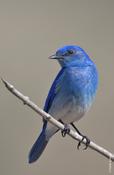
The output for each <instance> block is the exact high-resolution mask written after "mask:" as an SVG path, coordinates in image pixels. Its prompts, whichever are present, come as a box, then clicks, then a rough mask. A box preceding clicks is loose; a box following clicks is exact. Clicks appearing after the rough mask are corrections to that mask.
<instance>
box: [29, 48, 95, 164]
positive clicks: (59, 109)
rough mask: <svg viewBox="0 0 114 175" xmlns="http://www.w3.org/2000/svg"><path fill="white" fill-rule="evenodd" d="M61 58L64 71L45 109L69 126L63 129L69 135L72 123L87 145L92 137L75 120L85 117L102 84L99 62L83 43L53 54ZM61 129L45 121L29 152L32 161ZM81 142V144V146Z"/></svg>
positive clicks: (54, 57)
mask: <svg viewBox="0 0 114 175" xmlns="http://www.w3.org/2000/svg"><path fill="white" fill-rule="evenodd" d="M49 58H50V59H57V60H58V62H59V63H60V65H61V67H62V68H61V70H60V72H59V73H58V75H57V77H56V78H55V80H54V82H53V84H52V86H51V89H50V91H49V94H48V96H47V99H46V102H45V105H44V111H46V112H47V113H49V114H51V115H52V116H53V117H54V118H55V119H56V120H58V121H60V122H62V123H63V124H64V126H65V128H64V130H63V131H61V133H62V135H63V136H65V135H66V133H68V132H69V127H68V125H72V126H73V127H74V128H75V129H76V131H77V132H78V134H80V135H81V136H82V140H83V139H86V147H87V146H88V145H89V143H90V140H89V139H88V138H87V137H86V136H84V135H82V134H81V133H80V132H79V130H78V129H77V128H76V127H75V125H74V122H75V121H78V120H79V119H81V118H82V117H83V116H84V114H85V113H86V112H87V111H88V109H89V108H90V106H91V104H92V102H93V100H94V97H95V94H96V90H97V85H98V73H97V69H96V66H95V64H94V63H93V61H92V60H91V59H90V58H89V56H88V55H87V53H86V52H85V51H84V50H83V49H82V48H81V47H79V46H74V45H73V46H72V45H70V46H64V47H62V48H60V49H58V50H57V52H56V53H55V54H54V55H52V56H50V57H49ZM57 131H59V129H58V128H57V127H56V126H54V125H52V124H51V123H49V122H47V121H45V120H44V121H43V127H42V131H41V133H40V135H39V136H38V138H37V140H36V142H35V143H34V145H33V147H32V149H31V151H30V153H29V163H33V162H35V161H36V160H37V159H38V158H39V157H40V156H41V154H42V152H43V151H44V149H45V147H46V145H47V143H48V142H49V140H50V138H51V137H52V136H53V135H54V134H55V133H56V132H57ZM80 144H81V142H79V144H78V148H79V146H80Z"/></svg>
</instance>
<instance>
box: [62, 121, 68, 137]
mask: <svg viewBox="0 0 114 175" xmlns="http://www.w3.org/2000/svg"><path fill="white" fill-rule="evenodd" d="M69 133H70V126H69V125H68V124H64V129H63V130H62V131H61V134H62V136H63V137H65V136H66V134H69Z"/></svg>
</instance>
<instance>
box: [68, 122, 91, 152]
mask: <svg viewBox="0 0 114 175" xmlns="http://www.w3.org/2000/svg"><path fill="white" fill-rule="evenodd" d="M71 125H72V127H73V128H74V129H75V130H76V132H77V133H78V134H79V135H81V136H82V140H80V141H79V143H78V145H77V149H79V147H80V145H81V143H82V142H83V140H84V139H86V144H85V145H86V146H85V148H84V149H87V148H88V146H89V144H90V139H88V137H87V136H84V135H83V134H82V133H80V131H79V130H78V129H77V128H76V126H75V125H74V123H71Z"/></svg>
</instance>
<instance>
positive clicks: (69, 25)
mask: <svg viewBox="0 0 114 175" xmlns="http://www.w3.org/2000/svg"><path fill="white" fill-rule="evenodd" d="M67 44H75V45H80V46H81V47H83V48H84V49H85V50H86V51H87V53H88V54H89V56H90V57H91V58H92V59H93V61H94V62H95V63H96V64H97V67H98V70H99V76H100V78H99V79H100V81H99V90H98V93H97V97H96V100H95V102H94V104H93V106H92V108H91V110H90V111H89V112H88V113H87V114H86V116H85V118H83V119H82V120H80V121H79V122H78V123H77V127H78V128H79V129H80V131H81V132H82V133H84V134H85V135H87V136H88V137H89V138H90V139H92V140H93V141H95V142H96V143H97V144H99V145H101V146H103V147H105V148H107V149H108V150H110V151H112V152H114V139H113V133H114V114H113V113H114V112H113V109H114V78H113V77H114V1H113V0H110V1H108V0H96V1H95V0H0V76H1V77H3V78H5V79H6V80H8V81H9V82H11V84H13V85H15V87H16V88H17V89H19V90H20V91H21V92H23V93H24V94H25V95H28V96H29V97H30V98H31V99H32V100H33V101H34V102H35V103H36V104H38V105H39V106H40V107H42V108H43V105H44V101H45V98H46V96H47V93H48V90H49V88H50V85H51V83H52V81H53V79H54V77H55V75H56V74H57V72H58V71H59V69H60V66H59V64H58V63H57V62H56V61H55V60H49V59H48V56H50V55H51V54H53V53H55V51H56V49H57V48H59V47H61V46H64V45H67ZM41 127H42V119H41V117H40V116H38V115H37V114H36V113H35V112H33V111H32V110H31V109H29V108H28V107H26V106H24V105H23V104H22V103H21V102H20V101H19V100H18V99H17V98H16V97H14V96H13V95H12V94H10V93H9V92H8V91H7V90H6V89H5V87H4V85H3V84H2V83H1V82H0V174H2V175H6V174H9V175H12V174H16V175H23V174H24V175H31V174H32V175H37V174H47V175H51V174H55V175H58V174H65V175H69V174H81V175H85V174H88V175H91V174H92V175H96V174H100V175H104V174H108V160H107V159H106V158H104V157H102V156H101V155H99V154H98V153H96V152H94V151H92V150H90V149H87V150H86V151H83V150H82V149H80V150H79V151H78V150H77V148H76V147H77V142H75V141H74V140H73V139H71V138H70V137H69V136H67V137H66V138H64V139H63V138H62V137H61V134H60V133H58V134H57V135H56V136H55V137H53V138H52V139H51V141H50V143H49V145H48V146H47V149H46V150H45V152H44V153H43V155H42V156H41V158H40V159H39V160H38V161H37V162H36V163H34V164H31V165H29V164H28V152H29V150H30V148H31V146H32V144H33V143H34V141H35V139H36V137H37V135H38V134H39V132H40V130H41ZM112 172H113V173H114V164H112ZM113 173H112V174H113Z"/></svg>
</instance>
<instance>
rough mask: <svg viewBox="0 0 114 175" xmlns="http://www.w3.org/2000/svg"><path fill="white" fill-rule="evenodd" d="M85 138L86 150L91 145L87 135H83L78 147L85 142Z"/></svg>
mask: <svg viewBox="0 0 114 175" xmlns="http://www.w3.org/2000/svg"><path fill="white" fill-rule="evenodd" d="M84 139H86V143H85V148H84V150H86V149H87V148H88V146H89V144H90V140H89V139H88V138H87V137H86V136H83V135H82V140H80V141H79V143H78V145H77V149H79V148H80V146H81V143H82V142H83V140H84Z"/></svg>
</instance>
